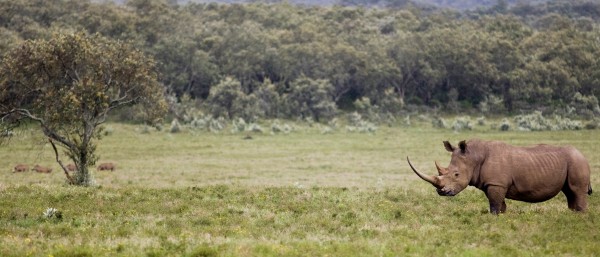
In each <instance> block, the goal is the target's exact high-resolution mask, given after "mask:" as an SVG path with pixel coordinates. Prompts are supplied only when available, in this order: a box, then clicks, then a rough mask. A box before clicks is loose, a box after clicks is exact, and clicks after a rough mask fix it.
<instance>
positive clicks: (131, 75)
mask: <svg viewBox="0 0 600 257" xmlns="http://www.w3.org/2000/svg"><path fill="white" fill-rule="evenodd" d="M154 66H155V63H154V61H153V60H152V59H151V58H148V57H146V56H145V55H144V54H143V53H142V52H140V51H138V50H136V49H134V48H133V47H132V46H130V45H129V44H126V43H124V42H120V41H112V40H110V39H107V38H104V37H102V36H99V35H91V36H90V35H86V34H82V33H79V34H55V35H53V36H52V37H51V38H50V39H49V40H30V41H25V42H24V43H23V44H21V45H20V46H18V47H17V48H15V49H13V50H12V51H10V52H9V53H8V54H7V55H6V56H5V58H4V59H3V62H2V65H1V66H0V126H2V129H3V130H5V131H7V130H10V129H13V128H15V127H17V126H19V125H20V124H22V121H25V120H30V121H33V122H34V123H37V124H39V125H40V126H41V129H42V131H43V133H44V135H45V136H46V137H48V139H49V141H50V143H51V145H52V147H53V149H54V152H55V154H56V160H57V162H58V163H59V165H60V166H61V167H62V168H63V170H64V172H65V175H66V176H67V179H68V180H69V182H70V183H71V184H75V185H83V186H88V185H90V184H91V183H92V176H91V174H90V172H89V167H91V166H93V165H94V163H95V161H96V159H97V156H96V155H95V150H96V144H95V141H97V140H98V139H99V135H100V133H99V131H100V130H101V126H100V125H101V124H102V123H104V122H105V121H106V117H107V114H108V113H109V112H110V111H112V110H114V109H116V108H118V107H122V106H126V105H132V104H143V105H145V106H147V108H145V110H147V112H146V114H145V115H146V117H145V118H146V119H147V120H148V121H157V120H158V119H159V118H160V117H162V115H164V113H165V111H166V109H167V108H166V107H167V105H166V102H165V100H164V89H163V87H162V86H161V85H160V84H159V83H158V82H157V74H156V72H155V71H154ZM57 145H58V146H59V147H60V148H62V149H64V150H65V151H64V152H65V153H66V154H67V156H68V157H69V158H70V159H72V160H73V162H74V163H75V165H76V166H77V170H78V172H76V173H75V174H74V175H72V176H71V175H69V173H68V172H67V169H66V168H65V166H64V165H63V163H62V161H61V160H60V158H59V154H58V151H57V147H56V146H57Z"/></svg>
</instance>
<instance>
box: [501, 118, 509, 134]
mask: <svg viewBox="0 0 600 257" xmlns="http://www.w3.org/2000/svg"><path fill="white" fill-rule="evenodd" d="M510 127H511V124H510V121H509V120H508V119H506V118H504V119H503V120H502V122H501V123H500V130H501V131H509V130H510Z"/></svg>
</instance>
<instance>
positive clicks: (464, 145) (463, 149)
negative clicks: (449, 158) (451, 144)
mask: <svg viewBox="0 0 600 257" xmlns="http://www.w3.org/2000/svg"><path fill="white" fill-rule="evenodd" d="M458 147H459V148H460V153H462V154H464V153H466V152H467V142H465V140H463V141H460V142H458Z"/></svg>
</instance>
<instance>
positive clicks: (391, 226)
mask: <svg viewBox="0 0 600 257" xmlns="http://www.w3.org/2000/svg"><path fill="white" fill-rule="evenodd" d="M109 128H110V131H112V134H111V135H108V136H106V137H105V138H103V140H102V141H101V142H100V145H99V147H98V151H99V154H100V161H99V162H105V161H110V162H115V163H116V164H117V171H115V172H100V171H98V172H95V173H94V176H95V180H96V182H97V184H98V186H97V187H92V188H81V187H72V186H67V185H65V178H64V174H62V173H61V172H57V170H58V165H57V164H56V163H55V162H54V161H53V160H54V156H53V152H52V150H51V148H50V146H48V145H42V144H36V143H35V142H38V141H39V136H36V134H35V133H30V132H29V131H24V132H21V133H19V135H20V136H19V137H18V138H13V139H12V140H11V142H10V144H8V145H1V146H0V169H1V170H2V172H0V256H29V255H30V256H410V255H416V256H445V255H449V256H456V255H458V256H501V255H502V256H597V255H598V254H600V244H598V242H600V230H599V227H600V225H599V224H600V218H599V217H598V216H599V215H598V214H600V200H599V196H598V191H600V175H599V173H598V171H600V146H598V145H599V143H600V132H599V131H590V130H582V131H560V132H498V131H488V130H487V129H476V130H473V131H467V132H460V133H455V132H452V131H450V130H439V129H433V128H431V126H429V125H421V126H417V127H394V128H388V127H380V128H379V130H378V131H377V133H375V134H373V135H369V134H358V133H347V132H345V131H343V130H340V131H336V132H334V133H333V134H325V135H324V134H321V131H320V130H319V129H318V128H300V129H298V130H297V131H295V132H293V133H291V134H287V135H285V134H280V135H272V134H269V133H265V134H252V139H251V140H244V139H243V137H244V136H245V135H246V134H230V133H229V132H224V133H221V134H213V133H208V132H201V133H199V132H196V133H191V132H185V133H179V134H169V133H166V132H151V133H140V128H139V127H135V126H131V125H121V124H110V125H109ZM473 137H477V138H482V139H496V140H502V141H505V142H509V143H512V144H515V145H531V144H537V143H548V144H558V145H565V144H570V145H573V146H576V147H577V148H578V149H580V150H581V151H582V152H583V153H584V155H586V157H587V158H588V160H589V161H590V164H591V167H592V186H593V187H594V189H596V193H595V194H594V195H592V196H591V197H590V204H589V205H590V208H589V210H588V212H586V213H574V212H571V211H570V210H568V209H567V203H566V199H565V197H564V195H562V193H561V194H559V195H558V196H557V197H555V198H554V199H552V200H550V201H547V202H544V203H539V204H528V203H521V202H515V201H510V200H508V201H507V204H508V209H507V213H506V214H503V215H499V216H494V215H490V214H488V204H487V199H486V198H485V196H484V194H483V192H481V191H479V190H477V189H475V188H472V187H469V188H467V189H466V190H465V191H463V192H462V193H460V194H459V195H457V196H455V197H440V196H438V195H437V194H436V193H435V190H434V188H433V187H431V186H430V185H428V184H427V183H426V182H423V181H421V180H420V179H419V178H418V177H416V176H415V175H414V174H413V173H412V171H411V170H410V168H409V167H408V165H407V164H406V161H405V159H406V156H407V155H409V156H410V157H411V160H412V161H413V163H414V164H415V165H416V166H417V167H419V168H420V169H421V170H427V171H429V172H430V173H432V174H433V173H434V170H435V168H434V165H433V161H434V160H438V161H439V162H440V163H441V164H442V165H447V163H448V162H449V159H450V157H449V154H448V153H447V152H446V151H445V150H444V148H443V145H442V141H443V140H450V141H451V142H454V143H456V142H458V141H459V140H462V139H468V138H473ZM17 163H27V164H29V165H30V166H33V165H34V164H36V163H39V164H42V165H47V166H51V167H52V168H54V170H55V172H53V173H51V174H38V173H35V172H31V171H29V172H25V173H14V174H13V173H11V169H12V167H13V166H14V165H16V164H17ZM47 208H56V209H57V210H58V211H59V212H60V213H61V215H60V218H59V217H56V215H55V216H54V217H50V218H46V217H44V215H43V213H44V211H46V209H47Z"/></svg>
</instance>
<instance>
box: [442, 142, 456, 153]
mask: <svg viewBox="0 0 600 257" xmlns="http://www.w3.org/2000/svg"><path fill="white" fill-rule="evenodd" d="M444 147H446V150H447V151H448V152H454V149H455V148H454V146H452V145H451V144H450V142H448V141H444Z"/></svg>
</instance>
